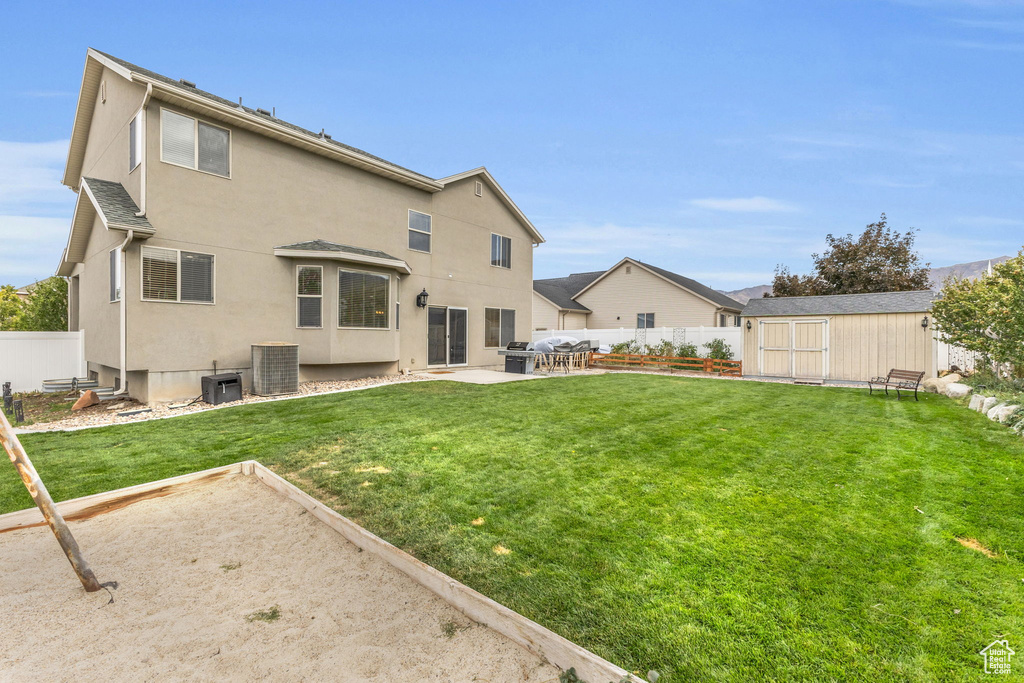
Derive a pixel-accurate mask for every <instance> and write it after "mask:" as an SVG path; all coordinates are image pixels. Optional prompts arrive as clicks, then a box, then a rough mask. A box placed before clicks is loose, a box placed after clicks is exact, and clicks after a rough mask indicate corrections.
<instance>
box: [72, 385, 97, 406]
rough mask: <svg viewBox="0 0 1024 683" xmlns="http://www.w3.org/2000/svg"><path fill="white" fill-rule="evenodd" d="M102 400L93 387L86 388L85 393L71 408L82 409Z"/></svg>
mask: <svg viewBox="0 0 1024 683" xmlns="http://www.w3.org/2000/svg"><path fill="white" fill-rule="evenodd" d="M99 402H100V397H99V396H98V395H97V394H96V392H95V391H93V390H92V389H86V390H85V393H84V394H82V396H81V398H79V399H78V400H77V401H75V405H73V406H71V410H81V409H82V408H88V407H89V406H94V405H96V404H97V403H99Z"/></svg>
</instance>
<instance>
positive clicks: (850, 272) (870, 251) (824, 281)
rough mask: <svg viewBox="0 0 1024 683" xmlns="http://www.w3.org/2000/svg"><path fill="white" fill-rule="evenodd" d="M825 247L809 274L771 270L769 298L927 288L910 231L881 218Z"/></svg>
mask: <svg viewBox="0 0 1024 683" xmlns="http://www.w3.org/2000/svg"><path fill="white" fill-rule="evenodd" d="M825 242H826V243H827V244H828V249H827V250H826V251H825V253H824V254H814V255H813V256H812V258H813V259H814V273H813V274H811V275H794V274H792V273H790V271H789V268H787V267H786V266H781V265H780V266H779V267H777V268H776V269H775V280H774V282H773V283H772V293H771V295H768V294H765V296H811V295H815V294H865V293H871V292H906V291H914V290H921V289H928V286H929V272H928V265H929V264H927V263H921V257H920V256H919V255H918V254H917V252H916V251H914V231H913V230H908V231H907V232H904V233H900V232H899V231H896V230H892V229H890V228H889V226H888V224H887V220H886V217H885V214H884V213H883V214H882V217H881V218H880V219H879V220H878V222H877V223H872V224H871V225H869V226H867V228H866V229H865V230H864V232H863V233H862V234H861V235H860V237H856V238H855V237H854V236H853V235H852V234H848V235H845V236H842V235H840V236H838V237H837V236H835V235H832V234H831V233H829V234H828V235H826V236H825Z"/></svg>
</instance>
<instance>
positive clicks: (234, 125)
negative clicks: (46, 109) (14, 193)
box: [57, 49, 544, 401]
mask: <svg viewBox="0 0 1024 683" xmlns="http://www.w3.org/2000/svg"><path fill="white" fill-rule="evenodd" d="M63 183H64V184H65V185H67V186H68V187H70V188H71V189H73V190H74V191H76V192H77V193H78V200H77V204H76V208H75V212H74V218H73V220H72V225H71V231H70V236H69V238H68V242H67V246H66V248H65V250H64V254H63V256H62V259H61V263H60V266H59V268H58V271H57V273H58V275H62V276H65V277H68V278H69V281H70V288H69V291H70V297H69V298H70V301H69V309H70V310H69V319H70V327H71V329H72V330H76V329H81V330H83V333H84V336H85V355H86V360H87V362H88V367H89V371H90V373H91V374H92V375H94V376H95V377H97V378H98V379H99V380H100V382H101V384H104V385H108V386H117V387H119V388H120V389H121V390H125V389H126V390H127V391H128V392H129V393H130V394H131V395H132V396H134V397H136V398H138V399H140V400H142V401H161V400H176V399H180V398H184V397H190V396H195V395H197V394H199V392H200V377H201V376H203V375H207V374H210V373H211V372H212V371H213V370H214V368H215V367H216V368H217V370H218V371H220V372H225V371H239V372H242V373H248V372H249V369H250V346H251V345H252V344H254V343H260V342H267V341H278V342H287V343H295V344H298V346H299V357H300V363H301V366H300V375H301V377H302V378H303V379H342V378H352V377H361V376H371V375H380V374H387V373H395V372H398V371H399V370H401V369H404V368H410V369H413V370H422V369H427V368H431V367H449V366H476V367H486V366H493V365H498V364H499V362H500V357H499V355H498V353H497V351H498V348H499V347H501V346H503V345H505V344H506V343H507V342H508V341H510V340H512V339H514V338H516V337H517V336H518V337H524V336H526V335H527V332H528V330H529V327H530V321H531V306H532V281H533V247H534V246H535V245H537V244H539V243H541V242H543V241H544V240H543V238H542V237H541V235H540V233H539V232H538V231H537V229H536V228H535V227H534V226H533V225H532V224H531V223H530V221H529V220H528V219H527V217H526V216H525V215H524V214H523V212H522V211H520V210H519V208H518V207H517V206H516V205H515V203H514V202H513V201H512V200H511V199H510V198H509V196H508V195H507V194H506V193H505V192H504V190H502V188H501V187H500V186H499V185H498V183H497V182H496V181H495V180H494V178H493V177H492V176H491V175H490V173H488V172H487V170H486V169H484V168H478V169H475V170H472V171H467V172H465V173H459V174H457V175H453V176H450V177H447V178H441V179H433V178H429V177H427V176H425V175H422V174H419V173H416V172H413V171H410V170H408V169H406V168H403V167H401V166H398V165H396V164H393V163H390V162H388V161H385V160H383V159H380V158H378V157H375V156H373V155H371V154H368V153H366V152H363V151H361V150H358V149H355V148H353V147H349V146H347V145H344V144H341V143H339V142H337V141H335V140H333V139H332V138H331V136H330V135H328V134H326V133H325V132H323V131H321V132H320V133H315V132H312V131H309V130H306V129H303V128H300V127H298V126H295V125H292V124H290V123H287V122H285V121H283V120H280V119H278V118H276V117H275V116H274V114H273V113H272V112H267V111H264V110H262V109H252V108H249V107H243V106H242V104H241V101H238V102H235V101H231V100H227V99H223V98H220V97H217V96H215V95H212V94H210V93H208V92H205V91H203V90H200V89H199V88H197V87H196V85H195V84H194V83H191V82H188V81H185V80H180V81H179V80H174V79H171V78H167V77H164V76H161V75H159V74H156V73H153V72H152V71H149V70H146V69H143V68H140V67H138V66H135V65H132V64H129V63H127V62H125V61H123V60H120V59H117V58H115V57H112V56H110V55H107V54H104V53H102V52H98V51H96V50H92V49H90V50H89V51H88V54H87V57H86V63H85V74H84V76H83V79H82V88H81V92H80V95H79V99H78V108H77V111H76V114H75V121H74V128H73V131H72V136H71V145H70V151H69V153H68V160H67V167H66V169H65V172H64V179H63Z"/></svg>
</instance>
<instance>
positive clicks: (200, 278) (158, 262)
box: [142, 247, 214, 304]
mask: <svg viewBox="0 0 1024 683" xmlns="http://www.w3.org/2000/svg"><path fill="white" fill-rule="evenodd" d="M213 271H214V257H213V254H201V253H198V252H194V251H179V250H178V249H165V248H163V247H142V300H143V301H176V302H181V303H198V304H212V303H213Z"/></svg>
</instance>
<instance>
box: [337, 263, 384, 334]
mask: <svg viewBox="0 0 1024 683" xmlns="http://www.w3.org/2000/svg"><path fill="white" fill-rule="evenodd" d="M390 290H391V276H390V275H383V274H381V273H370V272H367V271H362V270H345V269H342V268H339V269H338V327H350V328H359V329H374V330H386V329H388V324H389V318H390V316H389V314H388V312H389V310H390V309H391V297H390Z"/></svg>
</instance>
